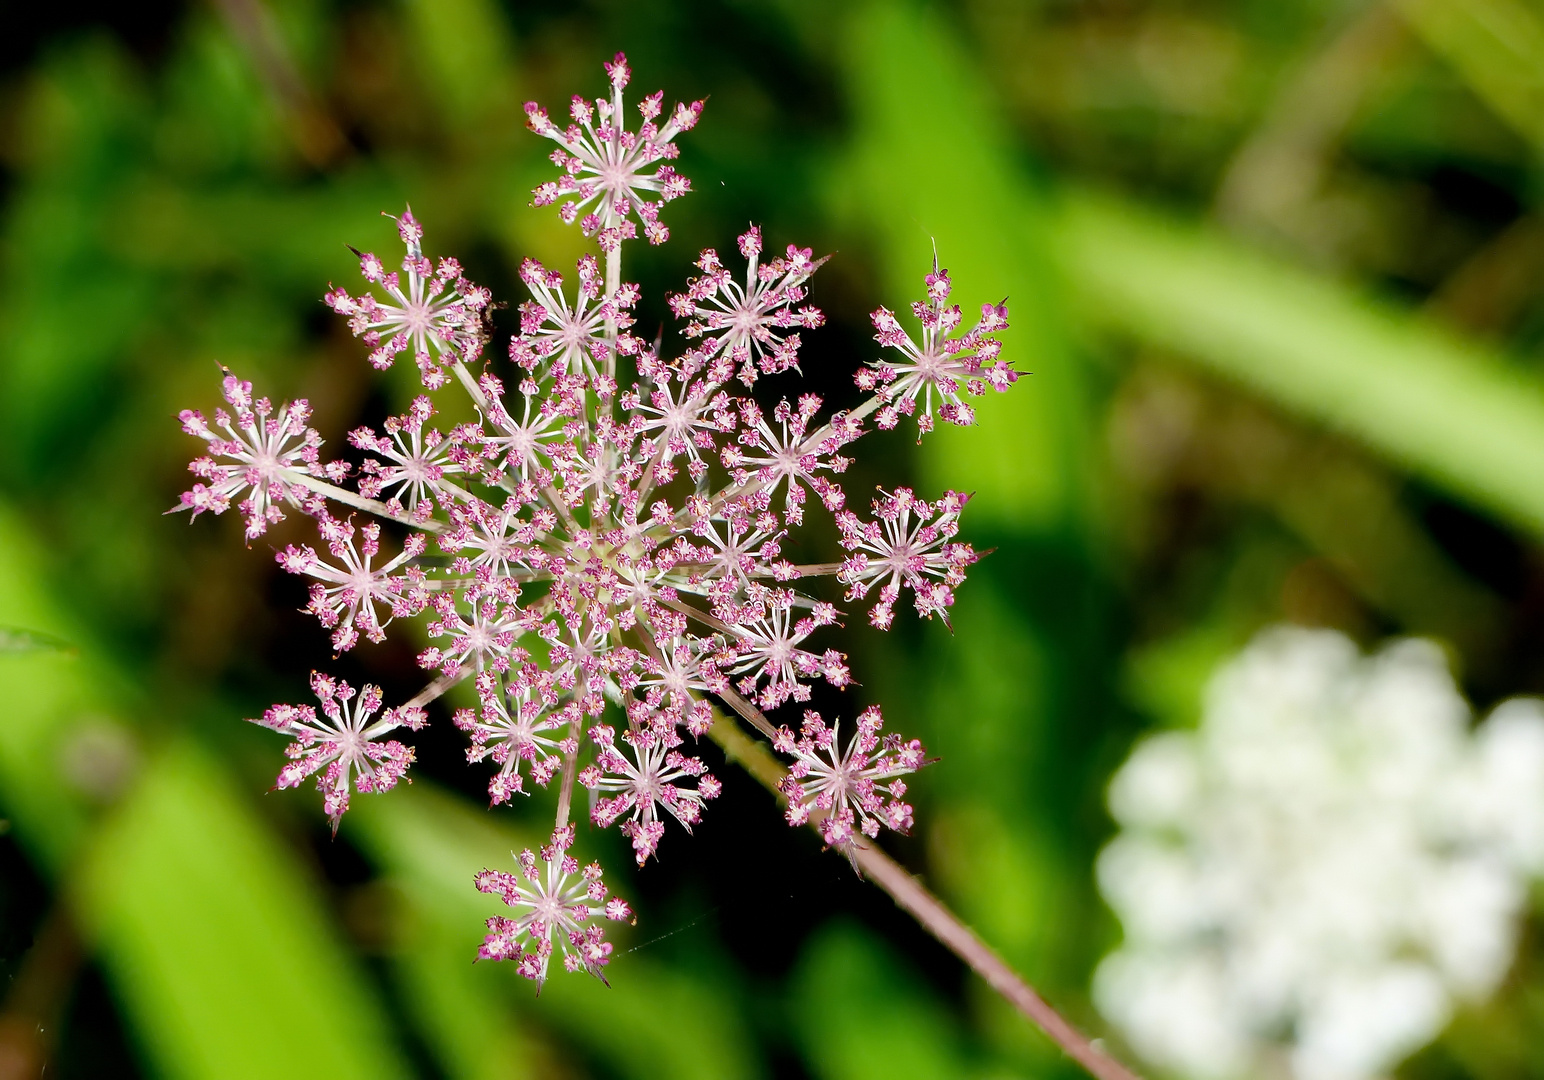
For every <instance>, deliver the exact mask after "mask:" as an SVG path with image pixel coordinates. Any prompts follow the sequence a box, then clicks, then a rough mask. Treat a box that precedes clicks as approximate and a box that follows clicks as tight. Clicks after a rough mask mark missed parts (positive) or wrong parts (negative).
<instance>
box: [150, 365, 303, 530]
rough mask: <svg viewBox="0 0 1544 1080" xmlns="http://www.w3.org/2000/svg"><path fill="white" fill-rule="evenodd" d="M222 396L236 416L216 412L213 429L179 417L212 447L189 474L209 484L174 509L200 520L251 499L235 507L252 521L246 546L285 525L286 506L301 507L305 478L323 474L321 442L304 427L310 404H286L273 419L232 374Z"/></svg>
mask: <svg viewBox="0 0 1544 1080" xmlns="http://www.w3.org/2000/svg"><path fill="white" fill-rule="evenodd" d="M222 389H223V390H224V392H225V400H226V401H227V402H228V403H229V404H230V406H231V408H232V410H234V415H232V413H228V412H226V411H225V410H224V409H216V410H215V413H214V422H215V427H214V428H211V427H210V426H209V424H208V422H207V421H205V419H204V414H203V413H201V412H199V411H198V410H197V409H184V410H183V411H182V413H181V415H180V416H179V417H178V419H180V420H181V421H182V430H183V431H186V432H187V433H188V434H189V435H196V436H198V437H199V438H200V439H203V440H204V441H205V442H207V443H208V444H209V454H208V455H207V456H205V457H200V458H195V459H194V460H193V463H192V464H191V465H189V466H188V469H189V470H190V471H191V472H192V473H193V474H194V475H195V476H202V477H203V478H204V479H205V480H208V481H209V484H208V485H207V486H206V485H204V484H194V485H193V489H192V490H191V491H185V492H183V493H182V503H181V505H180V506H177V507H175V508H174V509H176V510H191V511H192V515H191V516H192V517H195V518H196V517H198V515H199V514H201V513H203V512H204V511H205V510H210V511H213V512H214V513H216V514H223V513H225V511H226V510H228V509H230V505H231V502H232V500H234V499H236V498H237V496H239V495H241V494H242V492H246V498H244V499H242V500H241V502H240V503H238V504H237V507H238V509H240V511H241V514H242V516H243V517H244V518H246V519H247V539H248V540H255V539H256V538H257V537H259V536H262V535H263V533H265V532H267V531H268V526H269V525H272V524H274V523H276V522H279V521H283V520H284V512H283V511H282V510H280V509H279V505H280V504H281V503H288V504H289V505H291V506H299V505H300V504H301V502H302V500H303V499H304V498H305V497H306V487H305V486H304V483H303V481H302V477H304V476H308V475H311V474H319V473H320V472H321V470H320V469H319V468H318V455H317V447H319V446H321V445H322V437H321V436H320V435H318V434H317V433H316V432H315V431H314V430H312V429H311V428H309V427H307V426H306V422H307V421H308V420H310V418H311V406H310V405H308V404H307V403H306V402H305V401H292V402H289V403H288V404H285V405H283V406H281V407H280V408H279V411H278V412H277V413H275V412H274V409H273V404H272V403H271V402H270V401H269V400H268V399H267V398H257V399H256V400H253V397H252V384H251V383H250V382H244V381H242V380H241V379H238V378H236V376H234V375H232V374H231V373H230V372H226V373H225V380H224V383H223V384H222ZM215 428H218V429H220V430H219V431H217V430H215ZM220 431H224V432H225V436H226V437H225V438H221V436H220ZM216 459H223V460H216Z"/></svg>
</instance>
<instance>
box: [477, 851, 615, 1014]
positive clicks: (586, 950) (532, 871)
mask: <svg viewBox="0 0 1544 1080" xmlns="http://www.w3.org/2000/svg"><path fill="white" fill-rule="evenodd" d="M573 842H574V827H573V826H572V825H566V826H563V827H562V828H559V829H556V830H554V832H553V834H552V839H551V841H550V842H548V843H547V844H546V845H545V846H544V847H543V848H542V849H541V852H540V860H539V861H540V864H541V865H540V866H538V865H537V863H538V857H537V856H536V855H533V854H531V849H530V848H526V849H525V850H524V851H522V852H521V853H520V854H519V855H516V856H515V865H516V866H517V867H519V871H518V872H517V873H514V874H510V873H505V872H504V871H502V870H484V871H482V872H481V873H479V874H478V875H477V876H476V878H475V881H476V883H477V888H478V890H479V891H480V892H485V893H491V894H492V895H494V896H497V897H499V898H500V899H502V900H503V901H504V903H505V904H507V905H508V906H509V907H511V908H513V909H514V910H515V912H516V915H515V916H514V917H513V918H510V917H508V916H502V915H495V916H493V917H492V918H491V919H489V920H488V936H487V937H485V938H484V939H483V943H482V946H481V947H480V948H479V949H478V950H477V955H478V957H479V959H483V960H513V961H514V962H515V966H516V969H517V970H518V971H519V972H520V974H522V975H524V976H525V977H526V978H527V979H531V980H532V981H534V982H535V983H536V987H537V991H538V992H540V990H541V984H542V983H544V982H546V981H547V969H548V967H549V966H550V964H551V962H552V951H553V946H554V943H555V944H556V947H557V949H558V951H559V952H561V953H562V954H563V967H564V968H565V969H566V970H568V971H588V972H589V973H590V974H591V975H594V976H596V977H597V978H602V979H603V978H604V977H603V976H602V975H601V970H602V969H603V968H604V967H605V966H606V964H607V963H609V962H610V959H611V943H610V942H608V941H607V940H606V939H605V937H604V936H603V931H602V929H601V927H600V925H599V924H598V923H596V922H594V920H595V919H596V918H601V917H604V918H607V919H611V920H613V921H620V920H623V919H630V918H632V909H631V908H629V907H628V906H627V901H625V900H622V899H621V898H620V897H615V896H613V897H610V898H609V899H608V898H607V895H606V885H605V882H604V881H603V880H602V874H601V868H600V863H593V862H592V863H590V864H589V865H588V866H586V867H585V868H584V869H583V870H581V869H580V868H579V860H578V859H576V858H574V857H573V856H572V855H570V854H568V849H569V848H570V847H572V846H573Z"/></svg>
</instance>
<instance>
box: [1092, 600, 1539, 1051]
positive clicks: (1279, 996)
mask: <svg viewBox="0 0 1544 1080" xmlns="http://www.w3.org/2000/svg"><path fill="white" fill-rule="evenodd" d="M1469 725H1470V711H1469V707H1468V705H1467V704H1466V702H1465V701H1464V699H1463V697H1462V696H1461V695H1460V694H1459V692H1458V690H1457V688H1456V687H1455V686H1454V683H1453V679H1452V677H1451V675H1450V674H1449V673H1448V669H1447V664H1446V662H1445V660H1444V658H1443V656H1442V653H1441V652H1440V650H1439V649H1438V648H1437V647H1436V646H1435V645H1433V644H1431V643H1429V642H1425V641H1418V640H1412V641H1402V642H1398V643H1396V644H1394V645H1391V646H1389V647H1388V648H1386V649H1384V650H1383V651H1382V652H1380V653H1378V654H1377V655H1375V656H1372V657H1363V656H1362V655H1361V654H1360V652H1359V651H1358V650H1357V647H1356V645H1355V644H1353V643H1352V642H1351V641H1349V640H1348V639H1347V638H1345V637H1344V636H1342V635H1340V634H1338V633H1335V632H1333V631H1310V630H1302V629H1286V628H1283V629H1276V630H1271V631H1268V632H1266V633H1265V634H1263V635H1261V636H1260V637H1259V638H1258V639H1257V640H1256V641H1255V642H1254V643H1253V644H1252V645H1250V646H1249V648H1247V649H1246V650H1245V651H1244V652H1243V653H1242V654H1241V655H1240V656H1239V657H1237V658H1236V659H1235V660H1233V661H1232V662H1231V663H1229V664H1228V665H1227V666H1225V667H1224V668H1223V669H1222V670H1221V671H1219V672H1218V674H1217V675H1216V676H1215V677H1214V678H1213V680H1212V683H1211V686H1210V687H1209V689H1208V693H1207V700H1206V709H1205V717H1204V719H1203V721H1202V723H1201V726H1200V728H1199V730H1197V731H1193V732H1189V731H1185V732H1168V733H1165V734H1162V735H1158V736H1156V737H1153V738H1150V739H1148V740H1146V741H1145V742H1143V743H1142V744H1141V745H1139V746H1138V747H1137V748H1136V750H1135V751H1134V752H1133V753H1132V755H1131V758H1130V760H1128V761H1127V762H1126V764H1125V765H1124V766H1122V767H1121V769H1120V770H1119V772H1117V773H1116V775H1115V778H1114V780H1113V781H1112V783H1111V785H1110V809H1111V812H1112V813H1113V814H1114V816H1115V819H1116V820H1117V821H1118V822H1119V823H1120V825H1121V826H1122V831H1121V833H1120V835H1119V836H1117V837H1116V838H1115V840H1114V841H1112V842H1111V843H1110V845H1109V846H1108V847H1106V848H1105V850H1104V852H1103V853H1102V854H1101V855H1100V858H1099V868H1098V869H1099V885H1100V888H1101V890H1102V891H1103V893H1104V895H1105V898H1106V899H1107V900H1108V901H1109V903H1110V905H1111V907H1113V908H1114V909H1115V912H1116V914H1117V915H1119V916H1120V920H1121V923H1122V925H1123V927H1124V930H1125V941H1124V943H1123V944H1122V946H1121V948H1120V949H1119V950H1117V951H1116V952H1115V953H1113V954H1111V955H1110V956H1108V957H1106V958H1105V960H1104V962H1103V963H1102V964H1101V965H1100V967H1099V970H1098V973H1097V974H1096V976H1095V982H1094V994H1095V999H1096V1001H1097V1003H1098V1005H1099V1008H1100V1010H1101V1011H1102V1012H1104V1013H1105V1015H1106V1016H1108V1017H1109V1018H1110V1019H1111V1020H1112V1021H1114V1022H1115V1023H1116V1024H1117V1025H1119V1026H1120V1027H1121V1028H1122V1030H1123V1031H1124V1032H1125V1033H1126V1035H1127V1037H1128V1038H1129V1039H1130V1041H1131V1043H1132V1045H1133V1046H1134V1047H1135V1048H1136V1050H1137V1051H1138V1052H1139V1053H1141V1054H1142V1055H1143V1056H1144V1057H1146V1058H1147V1059H1148V1060H1149V1061H1151V1062H1152V1063H1153V1064H1155V1065H1158V1066H1161V1067H1165V1068H1170V1069H1174V1070H1176V1071H1178V1072H1181V1073H1183V1074H1185V1075H1189V1076H1195V1077H1202V1078H1216V1080H1227V1078H1231V1077H1238V1076H1246V1075H1248V1076H1255V1075H1277V1074H1289V1075H1292V1076H1295V1077H1298V1078H1300V1080H1309V1078H1312V1080H1363V1078H1371V1077H1375V1076H1379V1075H1382V1074H1383V1073H1385V1072H1386V1071H1387V1070H1389V1069H1390V1068H1391V1067H1392V1066H1393V1065H1395V1064H1396V1063H1397V1062H1398V1061H1399V1060H1401V1059H1402V1058H1404V1057H1405V1056H1407V1055H1408V1054H1410V1053H1411V1052H1413V1051H1415V1050H1416V1049H1418V1048H1420V1047H1421V1046H1422V1045H1424V1044H1425V1043H1427V1042H1428V1041H1430V1040H1431V1039H1432V1038H1433V1037H1435V1036H1436V1035H1437V1034H1438V1032H1440V1031H1441V1029H1442V1027H1443V1026H1444V1025H1445V1024H1446V1022H1447V1019H1448V1017H1449V1015H1450V1013H1451V1011H1452V1008H1453V1006H1454V1003H1455V1002H1457V1001H1463V1000H1479V999H1483V998H1484V997H1485V996H1487V995H1488V994H1489V993H1491V992H1492V991H1493V990H1494V989H1495V988H1496V986H1497V985H1498V984H1499V983H1500V981H1501V979H1502V977H1503V976H1504V975H1505V974H1506V970H1507V968H1508V966H1509V965H1510V963H1511V959H1512V953H1513V949H1514V945H1515V939H1516V933H1517V924H1518V920H1519V918H1520V916H1521V912H1522V909H1523V906H1524V903H1525V900H1526V890H1527V881H1528V879H1529V878H1530V877H1532V876H1538V875H1541V874H1544V703H1540V702H1537V701H1532V700H1523V699H1519V700H1514V701H1509V702H1506V703H1505V704H1503V705H1501V706H1500V707H1498V708H1497V709H1496V710H1495V712H1494V713H1493V714H1492V716H1491V717H1490V719H1489V720H1487V721H1486V722H1485V723H1484V724H1482V725H1480V726H1479V727H1478V728H1477V729H1475V730H1474V731H1472V732H1471V730H1470V726H1469Z"/></svg>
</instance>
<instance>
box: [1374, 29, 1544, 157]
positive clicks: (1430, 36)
mask: <svg viewBox="0 0 1544 1080" xmlns="http://www.w3.org/2000/svg"><path fill="white" fill-rule="evenodd" d="M1394 8H1395V10H1397V11H1398V12H1399V13H1400V14H1401V15H1403V16H1404V18H1405V21H1406V22H1408V23H1409V24H1410V26H1411V28H1412V29H1414V30H1415V32H1416V33H1417V34H1418V35H1420V37H1421V38H1422V39H1423V40H1424V41H1425V42H1426V44H1427V45H1429V46H1430V47H1431V48H1432V49H1433V50H1434V51H1436V52H1437V53H1438V54H1439V55H1441V56H1442V57H1443V58H1444V59H1446V60H1447V61H1448V62H1449V63H1450V64H1452V65H1453V67H1454V68H1455V69H1457V71H1458V73H1459V74H1460V75H1462V76H1463V78H1464V80H1465V81H1466V82H1467V83H1468V84H1469V85H1470V86H1471V87H1473V88H1474V91H1475V93H1476V94H1477V95H1478V96H1479V97H1480V99H1481V100H1483V101H1484V102H1485V103H1486V104H1487V105H1489V106H1490V107H1491V109H1493V110H1494V111H1495V113H1496V114H1497V115H1498V116H1500V117H1501V118H1502V119H1503V120H1505V121H1506V122H1507V123H1509V124H1511V125H1512V126H1513V127H1514V128H1515V129H1516V130H1517V131H1518V132H1519V133H1520V134H1521V135H1522V136H1523V137H1524V138H1525V139H1527V140H1528V141H1529V142H1531V143H1533V145H1534V146H1535V147H1541V146H1544V23H1540V21H1539V19H1538V17H1537V16H1536V15H1535V14H1534V12H1533V11H1532V10H1530V9H1529V7H1528V5H1526V4H1523V3H1520V2H1519V0H1397V2H1396V3H1395V4H1394Z"/></svg>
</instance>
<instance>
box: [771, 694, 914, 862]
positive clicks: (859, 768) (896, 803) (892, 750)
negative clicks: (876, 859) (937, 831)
mask: <svg viewBox="0 0 1544 1080" xmlns="http://www.w3.org/2000/svg"><path fill="white" fill-rule="evenodd" d="M840 726H841V723H840V721H833V722H832V723H831V726H830V727H827V726H826V724H825V721H823V720H822V719H821V718H820V714H819V713H817V712H806V713H805V714H804V724H803V726H802V727H800V729H799V734H798V736H795V735H794V733H793V732H792V731H790V730H789V729H788V728H786V727H781V728H778V729H777V737H776V738H775V739H774V740H773V743H772V745H773V746H774V747H776V748H777V749H778V750H781V751H782V752H783V753H785V754H792V755H793V758H794V763H793V765H792V767H791V768H789V770H788V775H787V776H786V777H784V778H783V782H782V784H781V785H779V787H780V789H781V790H782V792H783V794H784V795H786V796H788V815H787V816H788V822H789V824H791V825H803V824H804V823H805V822H807V821H809V820H810V815H811V814H812V813H815V812H817V811H818V812H820V813H821V814H822V815H823V817H822V818H821V820H820V835H821V836H823V837H824V838H825V841H826V843H827V844H830V845H831V846H832V847H841V846H843V845H844V844H847V843H848V842H850V841H851V839H852V832H853V825H854V824H856V825H857V826H858V828H859V829H861V830H862V832H863V835H864V836H878V835H879V827H880V826H881V825H886V826H888V827H890V828H892V829H895V830H896V831H897V832H907V831H909V830H910V829H911V820H912V814H911V806H910V805H909V804H907V803H904V802H902V801H901V798H902V797H903V796H904V795H905V794H906V782H905V781H904V780H901V779H898V778H899V777H901V776H904V775H906V774H907V773H912V772H916V771H917V770H918V769H920V768H921V767H922V766H923V764H924V762H925V759H926V757H927V754H926V753H925V752H924V751H923V749H922V744H921V743H920V742H918V741H917V740H916V739H913V740H911V741H910V742H903V741H902V740H901V737H900V736H899V735H886V736H885V737H884V740H883V741H882V742H881V740H880V738H879V732H880V729H881V728H883V727H884V718H883V717H882V716H881V715H880V714H879V706H877V705H875V706H872V707H870V708H867V709H864V710H863V712H861V713H859V714H858V725H857V727H858V730H857V731H855V732H854V733H853V736H852V738H851V739H850V740H848V743H847V749H845V750H843V749H842V748H841V744H840V743H839V741H838V739H837V729H838V728H839V727H840ZM876 750H877V751H878V753H875V751H876ZM885 780H888V781H890V782H889V783H888V784H885V783H882V781H885Z"/></svg>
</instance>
